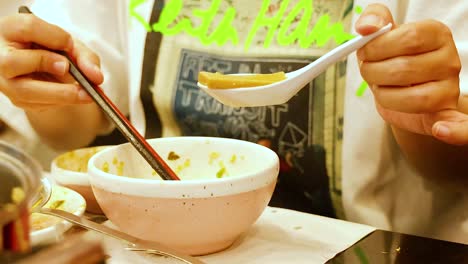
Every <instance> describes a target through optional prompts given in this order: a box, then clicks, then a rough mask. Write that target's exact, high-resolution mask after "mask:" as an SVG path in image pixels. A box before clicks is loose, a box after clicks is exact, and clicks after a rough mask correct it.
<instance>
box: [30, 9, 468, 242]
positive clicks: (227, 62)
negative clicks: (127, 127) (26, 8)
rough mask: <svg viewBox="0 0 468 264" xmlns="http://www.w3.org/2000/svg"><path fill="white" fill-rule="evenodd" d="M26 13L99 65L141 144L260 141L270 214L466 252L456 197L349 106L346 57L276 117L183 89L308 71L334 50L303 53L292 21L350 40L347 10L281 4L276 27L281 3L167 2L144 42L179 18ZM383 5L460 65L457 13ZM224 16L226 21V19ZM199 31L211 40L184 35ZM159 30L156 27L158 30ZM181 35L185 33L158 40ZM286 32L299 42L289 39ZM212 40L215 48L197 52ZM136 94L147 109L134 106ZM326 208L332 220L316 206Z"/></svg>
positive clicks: (462, 200)
mask: <svg viewBox="0 0 468 264" xmlns="http://www.w3.org/2000/svg"><path fill="white" fill-rule="evenodd" d="M36 2H37V4H36V5H35V6H34V7H33V11H34V12H35V13H36V14H37V15H39V16H40V17H43V18H45V19H46V20H49V21H51V22H52V23H55V24H58V25H61V26H62V27H64V28H66V29H67V30H69V31H70V32H72V33H73V34H74V35H76V36H77V37H78V38H80V39H82V40H83V41H85V42H86V43H87V44H88V45H89V46H90V47H91V48H92V49H94V50H95V51H96V52H97V53H98V54H99V55H100V56H101V59H102V64H103V67H104V73H105V78H106V81H105V83H104V85H103V87H104V89H105V90H106V93H108V95H109V96H110V97H111V98H112V99H113V100H114V102H115V103H116V104H117V105H118V106H119V107H120V109H121V110H123V111H124V112H128V113H129V114H130V118H131V121H132V122H133V123H134V125H135V126H136V127H137V129H139V130H140V131H141V132H144V133H146V136H147V137H154V136H177V135H211V136H229V137H237V138H241V139H245V140H250V141H254V142H255V141H256V142H258V141H260V140H267V141H269V142H270V143H271V144H272V147H273V148H274V149H275V150H276V151H277V152H278V154H279V156H280V157H281V158H282V175H280V181H279V183H278V187H277V189H279V190H280V191H279V192H283V194H284V193H286V195H283V196H281V195H279V196H278V197H280V198H281V199H283V200H281V199H280V200H279V201H277V202H278V203H279V204H280V205H281V202H284V203H285V204H287V206H290V207H293V208H294V204H295V203H296V204H301V206H304V202H310V207H307V206H305V207H301V208H297V209H299V210H304V211H311V212H316V213H321V214H324V215H333V214H337V215H338V216H339V217H345V218H346V219H347V220H350V221H356V222H360V223H364V224H370V225H373V226H376V227H379V228H383V229H391V230H394V231H399V232H405V233H413V234H419V235H425V236H431V237H437V238H442V239H447V240H453V241H459V242H464V243H468V210H467V209H468V197H467V194H465V193H458V194H455V193H452V192H450V191H447V190H441V189H437V190H436V189H435V187H434V186H432V185H431V184H429V183H427V182H425V181H424V179H423V178H422V177H421V176H420V175H418V174H417V173H416V172H415V171H413V170H412V169H411V168H410V166H409V164H408V163H407V162H406V161H405V160H404V158H403V157H402V155H401V153H400V150H399V149H398V145H397V144H396V143H395V142H394V139H393V136H392V134H391V131H390V129H389V127H388V126H387V125H386V124H385V123H384V122H383V121H382V120H381V119H380V117H379V116H378V114H377V112H376V110H375V108H374V105H373V100H372V95H371V93H370V92H369V91H367V92H366V93H365V94H364V95H363V96H361V97H357V96H355V91H356V89H358V87H359V86H360V84H361V82H362V79H361V78H360V75H359V72H358V70H357V63H356V61H355V56H354V55H351V56H349V58H348V61H347V63H346V61H345V60H344V61H343V62H341V63H338V64H337V65H334V66H332V67H330V68H329V69H328V70H327V71H326V72H325V73H324V74H322V75H321V76H320V77H319V78H317V79H316V80H314V82H312V83H311V84H310V85H308V86H306V87H305V88H304V89H302V90H301V91H300V93H299V94H298V96H296V97H294V98H293V99H291V101H290V102H288V103H286V104H284V105H280V106H274V107H262V108H241V109H232V108H228V107H224V106H222V105H220V104H219V103H216V101H214V99H212V98H210V97H209V96H207V95H206V94H203V93H202V92H201V91H200V90H198V89H197V88H196V85H194V83H195V81H196V74H197V72H198V71H199V70H210V71H214V70H218V71H224V72H227V73H229V72H236V71H241V70H242V71H254V72H269V71H275V70H285V71H289V70H291V69H294V68H297V67H300V66H302V65H304V64H306V63H308V62H310V61H311V60H313V59H315V58H316V57H318V56H320V55H321V54H323V53H324V52H326V51H327V50H329V49H331V48H332V47H333V46H334V45H336V44H335V43H334V42H333V41H324V45H318V44H317V43H320V40H319V39H318V38H315V39H313V40H314V41H312V42H311V43H308V42H307V39H305V38H303V39H302V40H301V39H300V38H299V36H303V35H304V34H302V35H301V31H300V30H299V29H301V30H302V29H303V28H302V26H303V24H302V23H303V22H301V21H306V22H307V21H309V19H301V17H302V18H303V16H306V14H309V13H308V12H309V11H310V14H311V19H310V20H311V21H312V22H311V23H310V24H305V25H306V27H309V30H310V29H311V28H312V27H314V25H317V24H319V23H317V22H323V21H324V20H325V19H326V17H327V16H326V15H327V14H328V15H329V16H328V17H329V19H330V21H329V23H331V24H336V23H338V22H339V23H342V25H343V26H344V30H341V31H340V28H339V27H338V29H337V31H336V32H338V33H340V32H349V31H350V30H351V22H352V21H351V20H352V19H353V16H352V14H353V13H354V11H353V9H352V8H350V7H351V4H352V2H351V1H341V0H336V1H331V0H330V1H319V0H316V1H312V0H311V1H310V3H308V2H307V1H302V2H300V3H302V4H304V6H302V9H294V8H293V7H294V6H296V4H297V3H298V2H294V1H292V2H293V3H291V4H290V5H289V6H284V7H285V10H284V13H283V15H282V16H281V17H282V18H283V19H286V20H283V22H282V23H279V22H278V21H277V20H274V18H275V14H278V12H283V9H282V5H281V3H282V2H281V1H270V2H271V3H270V2H269V1H266V2H262V1H247V0H237V1H175V0H173V1H171V2H169V3H173V4H174V3H183V6H184V8H183V9H182V10H181V13H180V14H179V16H177V23H178V24H177V23H176V24H169V25H166V26H167V27H168V28H169V30H168V31H167V32H166V34H165V35H164V36H161V35H160V34H159V35H158V34H157V33H148V30H149V31H153V30H154V28H152V27H151V26H153V25H154V23H155V22H157V21H161V17H163V18H164V19H168V20H169V21H172V19H171V15H173V14H176V15H177V14H178V12H177V6H171V10H172V12H166V13H164V12H163V13H162V15H161V16H159V17H158V12H156V11H157V10H160V9H162V6H160V7H159V9H158V8H153V4H154V2H153V1H151V0H147V1H115V0H101V1H93V0H83V1H59V0H56V1H54V0H47V1H45V0H44V1H42V0H38V1H36ZM285 2H286V1H283V3H285ZM367 2H368V1H359V0H358V1H355V3H354V4H355V6H361V7H365V6H366V4H367ZM383 2H384V3H386V4H387V5H388V6H389V7H390V8H391V9H392V12H393V14H394V15H395V18H396V20H397V21H398V22H399V23H402V22H409V21H415V20H420V19H425V18H434V19H438V20H442V21H443V22H445V23H447V24H448V25H449V26H450V27H451V29H452V30H453V33H454V37H455V39H456V41H457V47H458V48H459V53H460V55H461V57H462V64H466V63H468V50H467V40H468V37H467V35H466V34H463V32H462V28H463V27H462V25H463V24H466V23H467V19H468V13H467V10H468V2H463V1H456V0H447V1H444V2H443V3H441V2H440V1H427V0H426V1H423V0H412V1H383ZM211 3H220V7H219V9H217V8H216V6H212V7H214V10H211V11H212V12H208V11H207V10H210V9H209V8H210V4H211ZM263 3H270V4H269V5H267V6H262V4H263ZM286 3H287V2H286ZM312 3H313V5H312ZM312 6H313V8H311V7H312ZM428 6H431V8H428ZM246 7H249V8H248V9H246ZM262 7H264V8H265V9H263V8H262ZM197 9H199V11H195V10H197ZM163 10H164V9H163ZM165 10H166V11H168V9H165ZM200 10H202V11H200ZM220 10H223V11H220ZM295 10H296V11H302V12H303V13H301V12H298V13H297V14H301V15H302V16H300V17H299V18H296V17H295V16H289V18H290V20H288V14H291V12H294V11H295ZM203 11H204V12H203ZM234 12H235V15H234ZM263 13H265V16H264V17H263V18H264V20H263V24H261V26H260V27H258V28H254V25H256V23H257V22H258V23H260V22H262V21H260V20H256V18H258V17H259V14H263ZM210 15H212V16H211V17H210ZM230 15H234V16H233V17H234V18H235V19H233V20H230ZM201 16H205V17H209V19H207V20H205V21H208V22H211V23H207V24H204V23H203V22H202V20H201V19H200V17H201ZM355 17H356V16H354V19H355ZM320 18H321V19H322V20H321V19H320ZM164 19H162V20H164ZM268 19H270V20H268ZM267 20H268V21H267ZM184 21H185V22H184ZM285 21H290V23H291V24H287V23H286V22H285ZM220 22H224V24H223V23H221V24H223V25H224V28H223V31H220V32H221V33H223V32H224V33H225V34H221V33H219V32H218V34H217V35H216V34H214V33H215V32H216V30H215V29H216V26H217V25H220ZM277 22H278V25H284V24H287V25H291V26H290V27H289V31H288V30H286V31H285V32H283V31H281V26H279V28H278V29H277V30H276V31H275V30H270V29H271V27H272V26H273V25H275V23H277ZM145 25H146V26H147V27H145ZM177 25H179V27H177ZM204 25H206V26H207V28H208V32H209V33H212V35H210V34H203V32H204V31H203V30H202V31H201V32H202V33H200V32H198V33H197V31H196V30H194V28H196V27H197V26H201V27H203V26H204ZM307 25H308V26H307ZM148 26H149V27H148ZM159 26H160V27H159V29H161V28H164V25H163V23H162V24H159ZM155 28H156V29H158V27H157V25H156V27H155ZM287 28H288V27H286V28H285V29H287ZM298 28H299V29H298ZM181 29H185V32H188V33H181V32H178V33H177V34H173V35H169V34H170V33H171V32H172V33H174V32H176V31H177V30H181ZM293 29H297V31H293V33H294V32H296V33H298V34H296V35H294V34H291V30H293ZM171 30H172V31H171ZM226 32H227V33H226ZM251 32H253V33H252V34H251ZM307 32H309V31H307ZM323 32H324V31H321V34H322V35H323ZM302 33H303V32H302ZM190 34H191V35H190ZM200 34H201V35H203V36H205V37H200ZM338 35H340V34H338ZM210 36H211V37H212V38H211V39H210ZM340 36H342V37H343V36H346V34H342V35H340ZM295 38H296V39H295ZM291 39H292V42H291ZM212 40H217V41H220V42H223V41H226V43H224V45H223V46H219V45H217V44H215V43H211V44H207V43H203V41H205V42H210V41H212ZM294 40H296V41H294ZM325 40H326V39H325ZM265 43H267V44H265ZM282 44H288V46H284V45H282ZM265 45H267V46H268V48H265ZM301 45H303V47H301ZM305 47H307V48H305ZM142 73H143V74H142ZM467 76H468V72H467V70H466V69H465V68H464V69H463V71H462V78H461V81H462V83H461V87H462V88H465V89H466V88H468V83H467ZM345 84H346V89H344V87H345ZM141 94H143V97H144V98H145V99H146V100H140V95H141ZM151 99H154V100H151ZM145 117H146V118H145ZM324 177H325V178H324ZM323 187H326V188H328V189H329V190H327V191H330V193H331V197H330V195H328V194H324V193H323ZM330 199H331V200H332V202H330V201H329V200H330ZM341 201H343V202H342V203H343V205H344V211H345V213H346V215H344V213H343V211H342V210H341ZM315 203H317V204H315ZM331 203H333V207H334V209H335V211H334V212H330V211H329V210H328V209H327V208H324V207H323V206H322V205H323V204H325V205H326V206H325V207H328V206H329V205H330V204H331ZM314 210H315V211H314Z"/></svg>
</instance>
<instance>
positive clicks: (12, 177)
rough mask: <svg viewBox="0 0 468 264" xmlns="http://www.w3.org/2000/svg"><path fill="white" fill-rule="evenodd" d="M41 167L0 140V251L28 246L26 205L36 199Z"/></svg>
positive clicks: (16, 249) (27, 213)
mask: <svg viewBox="0 0 468 264" xmlns="http://www.w3.org/2000/svg"><path fill="white" fill-rule="evenodd" d="M41 174H42V170H41V167H40V165H39V164H38V163H37V162H36V161H35V160H34V159H33V158H31V157H30V156H29V155H27V154H26V153H25V152H23V151H22V150H20V149H18V148H16V147H14V146H12V145H10V144H8V143H6V142H4V141H0V252H4V253H8V252H10V253H24V252H28V251H29V250H30V249H31V243H30V238H29V225H30V223H29V219H30V218H29V217H30V207H31V205H32V203H33V202H34V201H35V200H37V197H36V195H38V193H39V192H38V188H40V178H41Z"/></svg>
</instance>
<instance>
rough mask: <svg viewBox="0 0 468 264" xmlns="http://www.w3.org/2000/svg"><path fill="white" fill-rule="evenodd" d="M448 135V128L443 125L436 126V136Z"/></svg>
mask: <svg viewBox="0 0 468 264" xmlns="http://www.w3.org/2000/svg"><path fill="white" fill-rule="evenodd" d="M449 135H450V129H449V128H448V127H447V126H445V125H441V124H439V125H437V127H436V136H437V137H441V138H443V137H448V136H449Z"/></svg>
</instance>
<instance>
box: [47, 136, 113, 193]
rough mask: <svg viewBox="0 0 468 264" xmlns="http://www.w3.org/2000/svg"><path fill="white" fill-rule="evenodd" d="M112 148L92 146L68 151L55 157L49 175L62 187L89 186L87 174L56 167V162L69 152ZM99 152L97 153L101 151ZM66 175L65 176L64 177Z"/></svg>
mask: <svg viewBox="0 0 468 264" xmlns="http://www.w3.org/2000/svg"><path fill="white" fill-rule="evenodd" d="M109 147H112V146H111V145H102V146H92V147H85V148H78V149H74V150H70V151H66V152H64V153H62V154H60V155H58V156H56V157H55V158H54V159H53V160H52V162H51V163H50V175H51V177H52V178H53V179H54V180H55V181H56V182H58V183H60V184H62V185H80V186H90V183H89V175H88V172H82V171H74V170H69V169H65V168H62V167H60V166H59V165H58V163H57V160H58V159H60V158H61V157H63V156H65V155H67V154H68V153H71V152H86V151H89V150H92V149H96V148H102V150H104V149H106V148H109ZM102 150H99V151H102ZM64 174H66V175H64Z"/></svg>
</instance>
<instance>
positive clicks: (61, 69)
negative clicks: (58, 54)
mask: <svg viewBox="0 0 468 264" xmlns="http://www.w3.org/2000/svg"><path fill="white" fill-rule="evenodd" d="M52 67H54V71H55V72H56V73H57V74H60V75H64V74H65V73H66V72H67V63H66V62H64V61H57V62H54V64H53V65H52Z"/></svg>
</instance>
